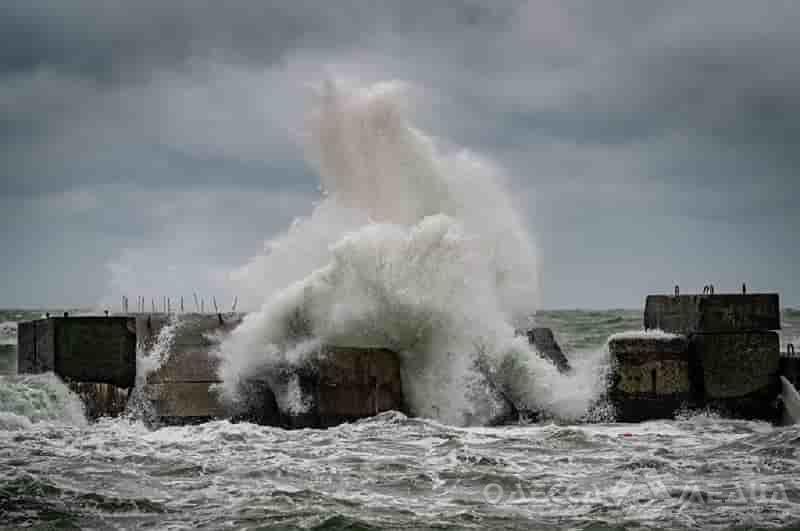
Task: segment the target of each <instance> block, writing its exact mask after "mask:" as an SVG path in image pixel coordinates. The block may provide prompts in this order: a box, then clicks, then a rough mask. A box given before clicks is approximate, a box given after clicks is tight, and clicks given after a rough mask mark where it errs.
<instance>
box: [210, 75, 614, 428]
mask: <svg viewBox="0 0 800 531" xmlns="http://www.w3.org/2000/svg"><path fill="white" fill-rule="evenodd" d="M404 89H405V87H404V85H403V84H402V83H397V82H390V83H379V84H375V85H371V86H366V87H357V86H349V85H345V84H342V83H333V82H327V83H325V84H324V85H323V86H322V87H321V89H320V90H319V93H318V97H317V99H316V101H315V105H314V107H313V110H312V112H311V113H310V115H309V118H308V120H307V123H306V125H307V131H308V135H307V140H308V143H307V146H308V150H307V152H308V158H309V160H310V161H311V163H312V164H313V165H314V166H315V167H316V168H317V170H318V172H319V175H320V177H321V183H322V189H323V191H324V193H323V199H322V200H321V201H320V202H319V203H318V204H317V205H316V208H315V209H314V211H313V213H312V214H311V215H310V216H309V217H307V218H305V219H299V220H297V221H296V222H295V223H294V224H293V225H292V226H291V227H290V228H289V229H288V231H287V232H286V233H285V234H283V235H281V236H279V237H278V238H276V239H274V240H272V241H270V242H269V243H268V244H267V247H266V250H265V252H264V253H263V254H261V255H259V256H256V257H255V258H253V259H252V260H251V261H250V262H249V263H248V264H247V265H246V266H245V267H243V268H241V269H240V270H239V271H237V272H236V278H237V280H238V282H240V283H241V284H242V286H243V287H244V289H241V290H240V292H247V293H252V294H255V296H256V297H257V298H258V299H260V301H259V302H260V303H261V309H260V311H258V312H254V313H251V314H249V315H248V316H247V317H246V319H245V321H244V323H243V324H242V325H241V326H240V327H239V328H237V329H236V330H235V331H234V332H233V333H232V334H231V336H230V337H229V338H228V339H227V340H226V341H225V342H224V343H223V345H222V348H221V357H222V363H221V366H220V375H221V377H222V379H223V381H224V390H225V393H226V395H227V396H228V398H229V399H231V400H236V399H237V398H241V397H240V396H238V395H239V393H240V388H241V386H240V384H241V382H242V381H243V380H247V379H248V378H253V377H255V376H257V375H258V374H260V373H263V372H264V371H269V369H270V367H271V366H275V365H277V364H286V363H296V362H299V361H303V360H307V359H308V358H309V357H313V356H314V353H315V352H317V351H318V346H319V345H320V344H331V345H339V346H353V347H381V348H387V349H390V350H393V351H395V352H396V353H398V354H399V356H400V359H401V365H402V377H403V392H404V396H405V400H406V402H407V405H408V407H409V409H410V412H411V413H412V414H414V415H419V416H425V417H430V418H436V419H438V420H441V421H444V422H447V423H450V424H458V425H464V424H484V423H487V422H491V421H492V420H493V419H494V418H498V417H502V416H503V415H507V414H508V413H509V411H511V410H512V409H514V408H515V409H518V410H523V409H534V410H539V411H545V412H547V413H549V414H551V415H555V416H558V417H562V418H568V419H574V418H577V417H579V416H581V415H583V414H584V413H585V412H586V410H587V408H588V407H589V405H590V403H591V402H592V400H593V399H594V398H595V397H596V396H597V394H598V392H599V391H598V389H597V387H598V385H599V384H598V382H599V381H602V378H598V374H597V372H598V370H600V367H601V366H602V365H603V364H604V363H605V358H604V356H603V355H602V353H600V354H598V355H597V356H594V357H593V358H592V359H591V361H589V362H586V363H582V364H580V369H579V370H577V371H575V373H574V374H572V375H569V376H565V375H561V374H560V373H559V372H558V371H557V370H556V369H555V368H554V367H553V365H552V364H550V363H549V362H547V361H545V360H543V359H542V358H541V357H540V356H539V355H538V354H537V353H536V352H535V350H533V347H531V346H529V345H528V342H527V340H526V338H525V337H524V336H520V335H518V334H517V331H518V330H520V329H523V328H525V327H527V326H530V325H531V324H532V322H531V317H530V316H532V315H533V314H534V312H535V310H536V304H537V296H538V260H537V252H536V247H535V246H534V244H533V239H532V237H531V235H530V233H529V231H528V230H527V228H526V226H525V223H524V222H523V220H522V218H521V217H520V215H519V213H518V212H517V210H516V209H515V208H514V204H513V201H512V199H511V195H510V194H509V192H508V190H507V188H506V182H505V181H506V178H505V176H504V174H503V172H502V171H501V170H500V169H499V168H498V167H496V166H495V165H493V164H492V163H491V162H489V161H487V160H486V159H484V158H481V157H478V156H476V155H475V154H473V153H471V152H469V151H467V150H461V149H456V150H454V149H450V150H447V149H444V148H442V147H441V146H439V145H437V142H436V141H434V139H433V138H431V137H430V136H428V135H426V134H425V133H423V132H422V131H420V130H419V129H417V128H416V127H414V126H413V125H412V124H411V123H410V121H409V120H408V118H407V117H406V113H405V112H404V109H405V105H404V104H405V98H404V95H405V93H406V91H405V90H404ZM273 390H274V391H276V395H278V396H277V398H278V401H279V402H281V401H284V402H292V403H295V404H296V405H298V406H299V407H301V408H302V397H299V398H298V397H294V398H292V397H289V396H283V395H287V393H289V391H280V390H275V389H273ZM295 391H296V390H295ZM295 391H292V392H295Z"/></svg>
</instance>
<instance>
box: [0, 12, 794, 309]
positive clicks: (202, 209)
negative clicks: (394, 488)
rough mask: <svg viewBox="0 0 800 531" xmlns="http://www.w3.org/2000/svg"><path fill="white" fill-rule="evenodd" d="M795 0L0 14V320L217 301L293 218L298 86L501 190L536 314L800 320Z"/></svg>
mask: <svg viewBox="0 0 800 531" xmlns="http://www.w3.org/2000/svg"><path fill="white" fill-rule="evenodd" d="M798 20H800V3H798V2H796V1H795V0H785V1H781V0H775V1H770V0H765V1H764V2H754V1H752V0H705V1H704V0H674V1H670V2H664V1H663V0H604V1H602V2H598V1H596V0H533V1H528V2H524V1H508V2H506V1H498V0H484V1H477V0H475V1H458V0H453V1H447V2H445V1H432V0H403V1H399V2H398V1H391V2H390V1H388V0H387V1H385V2H379V1H374V0H363V1H356V0H344V1H342V0H338V1H336V2H333V1H327V0H316V1H312V0H291V1H290V0H286V1H277V0H276V1H271V2H270V1H269V0H266V1H265V0H241V1H236V0H228V1H225V2H220V1H212V0H191V1H190V0H184V1H167V0H137V1H135V2H128V1H122V0H71V1H69V2H64V1H62V0H52V1H46V0H19V1H17V0H2V1H0V39H2V42H0V160H2V164H1V165H0V190H2V195H1V196H0V227H2V232H0V250H2V256H3V265H4V269H5V271H4V273H5V274H4V275H2V277H0V307H8V306H42V305H49V306H63V305H69V306H75V305H81V306H83V305H91V304H94V303H97V302H98V301H103V300H116V297H117V296H118V295H119V294H120V293H127V294H128V296H129V297H130V298H131V300H135V297H136V296H137V295H140V294H141V295H146V296H147V297H148V298H149V297H150V296H154V295H158V294H170V295H173V296H177V295H181V294H184V295H187V296H191V293H192V291H193V290H195V289H196V290H199V291H201V292H203V293H205V294H206V295H207V296H209V297H210V296H211V295H212V294H219V296H220V298H223V297H227V296H228V295H230V294H229V293H226V291H225V284H226V280H225V279H226V276H227V275H228V273H229V272H230V271H231V270H232V269H234V268H236V267H237V266H240V265H241V264H243V263H244V262H245V261H246V260H247V259H248V258H249V257H251V256H253V255H254V254H256V253H257V252H259V250H260V249H262V248H263V243H264V240H265V238H268V237H270V236H272V235H275V234H277V233H278V232H280V231H282V230H285V228H286V227H287V226H288V225H289V223H291V221H292V219H293V218H294V217H295V216H297V215H303V214H307V213H309V212H310V211H311V209H312V208H313V202H314V201H315V200H316V199H317V198H318V194H319V192H318V180H317V177H316V176H315V175H314V173H313V171H312V169H311V168H309V167H308V166H307V164H306V162H305V161H304V158H303V153H302V149H301V147H300V146H299V143H298V140H297V138H298V135H299V127H300V125H299V124H300V123H301V120H302V116H303V112H304V108H305V106H306V104H307V102H308V97H309V89H308V88H307V87H308V85H309V83H315V82H318V81H320V80H321V79H323V78H324V77H325V76H326V75H332V76H344V77H349V78H354V79H359V80H363V81H367V82H369V81H375V80H385V79H400V80H405V81H407V82H409V83H411V84H412V85H413V86H414V87H415V93H416V94H417V100H416V101H417V104H416V106H415V107H414V111H413V112H414V117H415V120H417V121H418V123H420V125H421V126H422V127H424V128H426V129H427V130H429V131H430V132H431V133H433V134H434V135H436V136H437V137H441V138H446V139H448V140H449V141H451V142H454V143H457V144H460V145H463V146H466V147H468V148H470V149H472V150H475V151H477V152H480V153H482V154H484V155H486V156H488V157H491V158H493V159H494V160H495V161H497V163H498V164H500V165H502V166H504V167H505V168H506V169H507V171H508V173H509V175H510V176H511V185H512V188H513V191H514V195H515V199H516V200H517V202H518V205H519V207H520V208H521V209H522V210H523V211H524V213H525V217H526V219H527V220H528V222H529V224H530V228H531V230H532V231H533V233H534V234H535V235H536V240H537V243H538V246H539V248H540V249H541V255H542V272H541V279H542V293H543V295H542V303H543V306H544V307H546V308H575V307H582V308H587V307H591V308H612V307H629V308H638V307H641V305H642V303H643V300H644V296H645V295H646V294H648V293H653V292H656V293H659V292H670V291H671V290H672V286H673V285H674V284H676V283H679V284H681V286H682V287H683V290H684V291H694V290H700V289H702V286H703V285H704V284H707V283H714V284H715V286H716V288H717V291H718V292H719V291H727V290H739V289H740V286H741V283H742V282H747V284H748V286H749V287H750V289H751V291H757V290H758V291H762V290H763V291H766V290H769V291H778V292H780V293H781V295H782V302H783V303H784V305H795V306H796V305H800V283H799V282H797V276H798V272H800V245H799V244H798V242H799V241H800V237H799V236H798V231H799V230H800V178H799V176H798V168H800V145H798V143H799V141H800V61H799V60H798V51H799V50H800V31H798V30H797V22H798Z"/></svg>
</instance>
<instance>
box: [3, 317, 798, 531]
mask: <svg viewBox="0 0 800 531" xmlns="http://www.w3.org/2000/svg"><path fill="white" fill-rule="evenodd" d="M640 314H641V312H638V311H606V312H544V313H540V315H539V318H538V320H539V321H540V322H542V323H547V324H549V325H551V326H553V327H554V328H555V330H556V334H557V336H558V338H559V339H560V340H561V342H562V344H564V345H565V346H566V347H567V348H566V350H567V351H568V353H569V355H570V357H572V358H573V359H575V358H577V357H579V356H580V355H581V352H582V349H597V348H601V347H602V344H603V341H604V339H605V337H607V335H608V334H610V333H613V332H619V331H621V330H627V329H631V328H636V326H637V325H638V319H639V316H640ZM35 315H38V313H35ZM4 316H6V317H5V318H6V320H7V321H12V320H13V318H12V317H10V316H9V313H8V312H7V313H5V314H4ZM30 316H31V315H27V314H26V315H24V316H23V317H25V318H28V317H30ZM798 324H800V319H798V314H797V313H796V312H791V311H787V312H785V313H784V331H783V337H784V342H787V341H793V340H796V338H795V336H792V335H791V334H793V333H794V331H795V330H797V329H798V328H797V325H798ZM6 328H8V329H10V328H12V327H6ZM5 343H13V334H12V335H10V336H7V337H6V341H5ZM4 361H5V363H6V366H8V365H12V364H13V362H12V361H10V360H9V359H5V360H4ZM2 378H3V380H2V382H0V526H2V527H3V528H6V529H17V528H20V527H30V526H33V527H37V528H40V529H48V528H60V529H69V528H83V529H115V528H117V529H130V528H143V529H192V528H202V529H271V528H276V529H278V528H306V529H385V528H396V529H401V528H437V529H447V528H450V529H462V528H484V527H493V528H512V529H513V528H516V529H528V528H535V527H554V528H562V529H608V528H615V529H616V528H625V529H649V528H654V529H672V528H687V527H689V528H703V529H705V528H731V527H738V528H742V529H746V528H752V527H764V528H771V527H788V526H791V525H793V524H795V523H798V522H800V484H799V483H798V481H799V479H798V478H800V458H799V456H798V452H799V451H800V428H796V427H787V428H776V427H773V426H770V425H768V424H765V423H756V422H743V421H731V420H723V419H720V418H717V417H715V416H713V415H709V414H689V415H687V416H686V418H685V419H683V420H677V421H659V422H648V423H644V424H639V425H632V424H566V425H564V424H557V423H546V424H540V425H519V426H505V427H497V428H479V427H473V428H461V427H453V426H447V425H444V424H441V423H438V422H435V421H431V420H424V419H411V418H406V417H405V416H404V415H402V414H400V413H394V412H389V413H384V414H382V415H380V416H378V417H376V418H373V419H368V420H364V421H362V422H358V423H354V424H349V425H343V426H340V427H337V428H334V429H329V430H299V431H285V430H281V429H276V428H268V427H262V426H256V425H252V424H247V423H241V424H232V423H229V422H226V421H221V422H211V423H207V424H202V425H196V426H185V427H162V428H160V429H149V428H147V427H145V426H144V425H143V424H142V423H140V422H137V421H133V420H124V419H116V420H109V419H106V420H102V421H100V422H98V423H95V424H88V423H86V422H85V421H84V420H83V418H82V415H81V414H80V411H79V408H78V402H77V400H76V398H75V397H74V396H73V395H70V394H69V393H68V392H67V391H66V388H65V387H64V386H63V385H62V384H61V383H60V382H58V380H57V379H56V378H55V377H53V376H52V375H45V376H35V377H30V376H29V377H9V376H6V377H2Z"/></svg>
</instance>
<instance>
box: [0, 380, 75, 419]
mask: <svg viewBox="0 0 800 531" xmlns="http://www.w3.org/2000/svg"><path fill="white" fill-rule="evenodd" d="M44 421H51V422H58V423H61V424H68V425H72V426H85V425H86V416H85V414H84V409H83V403H82V402H81V399H80V398H79V397H78V396H77V395H76V394H75V393H73V392H72V391H70V390H69V388H68V387H67V386H66V385H64V382H62V381H61V379H60V378H58V376H56V375H55V374H53V373H45V374H28V375H22V376H0V429H24V428H28V427H30V426H31V425H32V423H37V422H44Z"/></svg>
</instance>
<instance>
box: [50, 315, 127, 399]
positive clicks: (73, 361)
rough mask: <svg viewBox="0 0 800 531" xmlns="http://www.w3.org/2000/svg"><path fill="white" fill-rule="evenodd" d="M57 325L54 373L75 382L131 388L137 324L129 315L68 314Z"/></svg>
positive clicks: (59, 319) (55, 320)
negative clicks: (83, 315)
mask: <svg viewBox="0 0 800 531" xmlns="http://www.w3.org/2000/svg"><path fill="white" fill-rule="evenodd" d="M52 321H54V322H55V324H56V355H55V360H56V363H55V366H56V371H55V372H56V374H58V375H59V376H60V377H62V378H64V379H68V380H73V381H77V382H93V383H108V384H112V385H116V386H117V387H133V385H134V383H135V381H136V326H135V322H134V320H133V319H131V318H128V317H68V318H57V319H52Z"/></svg>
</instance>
